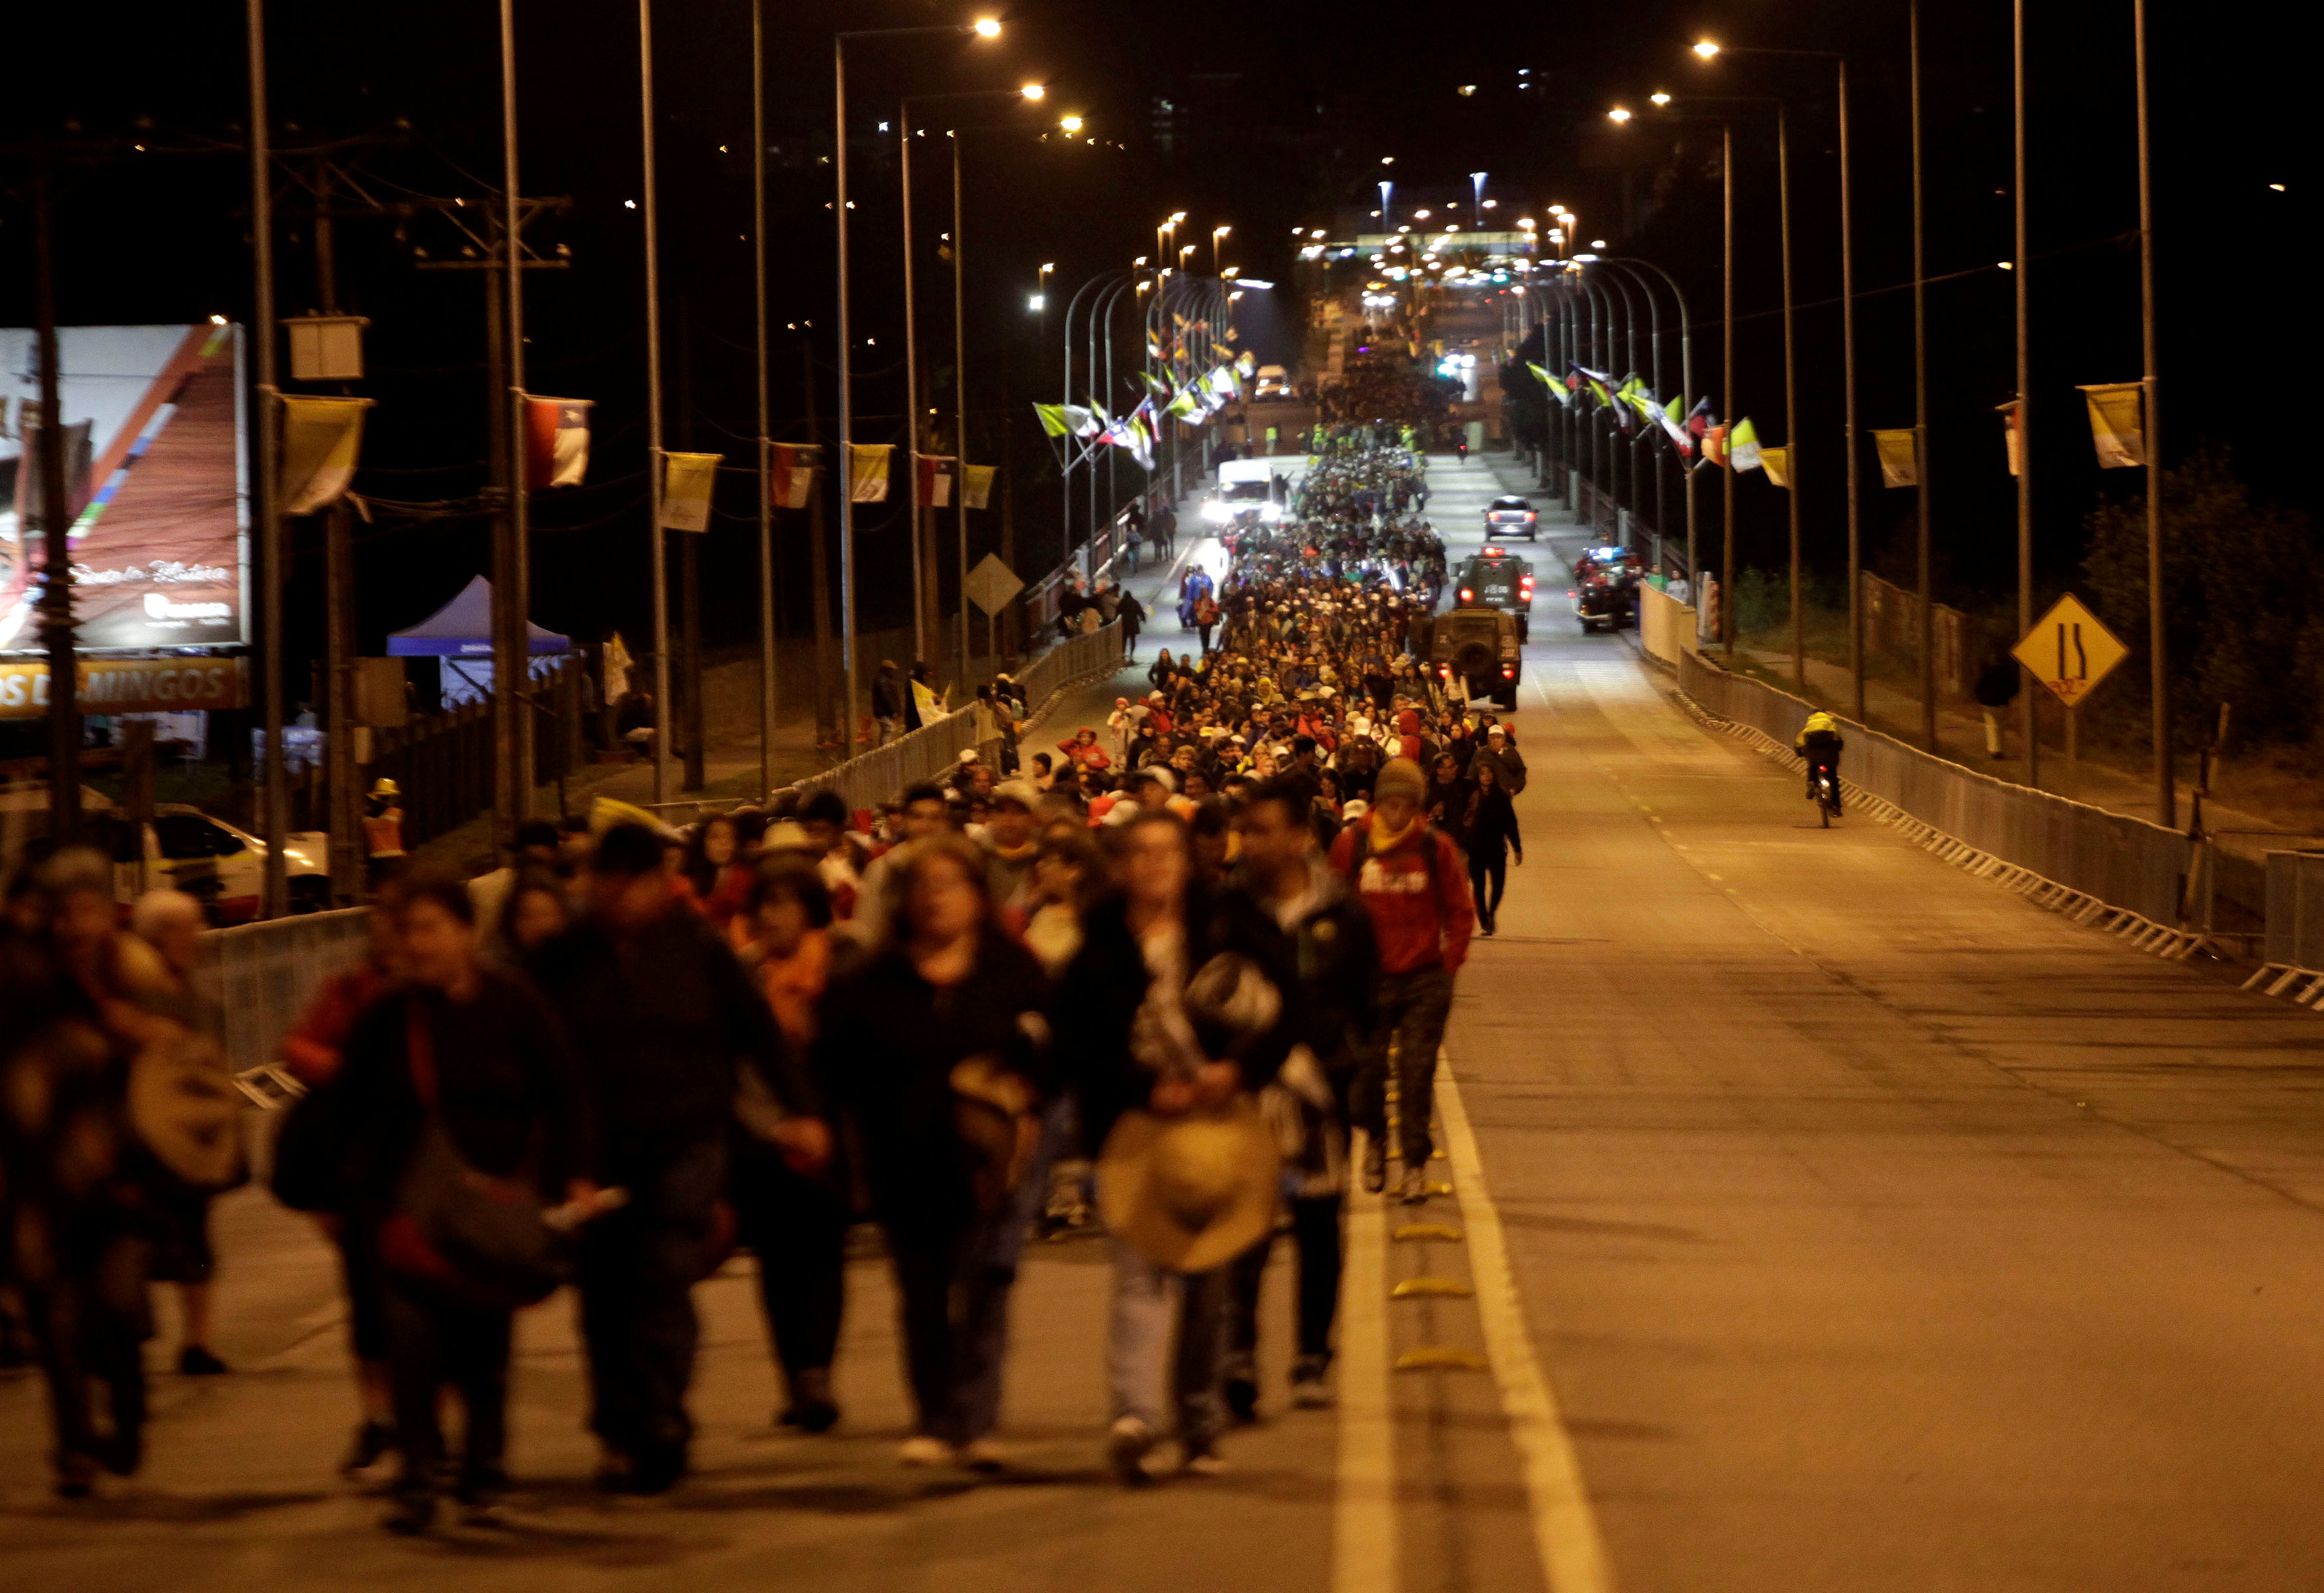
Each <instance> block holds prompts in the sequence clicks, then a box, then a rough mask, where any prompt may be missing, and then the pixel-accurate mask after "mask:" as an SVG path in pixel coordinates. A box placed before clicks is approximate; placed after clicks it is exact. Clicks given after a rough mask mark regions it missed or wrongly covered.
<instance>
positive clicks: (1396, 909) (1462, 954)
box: [1332, 816, 1477, 973]
mask: <svg viewBox="0 0 2324 1593" xmlns="http://www.w3.org/2000/svg"><path fill="white" fill-rule="evenodd" d="M1371 826H1372V820H1371V819H1370V818H1369V816H1367V817H1366V818H1365V819H1364V820H1363V821H1362V822H1361V823H1360V824H1351V825H1349V826H1348V827H1347V828H1346V829H1344V830H1342V831H1341V832H1340V838H1339V839H1338V840H1336V841H1334V842H1333V843H1332V868H1333V871H1334V872H1336V873H1338V874H1340V875H1341V876H1342V877H1343V878H1344V877H1352V883H1353V885H1354V887H1355V891H1356V895H1357V896H1358V897H1359V898H1360V899H1361V900H1362V902H1363V904H1364V910H1365V911H1366V912H1367V913H1369V914H1370V915H1371V920H1372V934H1373V935H1374V936H1375V937H1376V938H1377V939H1378V940H1379V966H1380V971H1381V972H1382V973H1410V972H1412V971H1415V970H1416V969H1421V968H1427V967H1431V966H1434V965H1435V964H1438V963H1442V964H1443V968H1444V971H1445V972H1447V973H1458V972H1460V971H1461V964H1462V962H1466V961H1467V960H1468V957H1469V937H1470V936H1471V935H1474V934H1475V933H1476V931H1477V907H1476V904H1475V903H1474V902H1472V901H1471V899H1470V898H1469V870H1468V866H1467V865H1466V864H1465V863H1463V862H1462V861H1461V849H1460V848H1459V847H1457V846H1455V845H1453V844H1452V837H1451V836H1449V835H1446V834H1445V833H1443V831H1441V830H1432V829H1429V828H1427V827H1426V826H1425V825H1415V826H1414V828H1413V833H1411V834H1410V835H1408V836H1406V838H1405V839H1404V841H1403V842H1402V843H1399V844H1398V845H1397V846H1394V847H1391V848H1390V849H1389V850H1388V851H1387V852H1370V851H1369V841H1370V835H1371ZM1359 834H1361V835H1362V837H1363V838H1364V840H1365V843H1366V849H1367V850H1366V855H1365V858H1364V861H1363V863H1362V866H1361V868H1360V869H1359V868H1358V866H1357V863H1356V842H1357V838H1358V836H1359ZM1424 846H1427V847H1434V849H1435V852H1436V867H1435V870H1434V873H1435V880H1434V889H1433V890H1432V889H1430V879H1429V874H1430V869H1429V864H1428V854H1427V853H1426V852H1424V851H1423V850H1422V848H1423V847H1424Z"/></svg>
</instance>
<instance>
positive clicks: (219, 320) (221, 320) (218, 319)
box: [210, 316, 226, 327]
mask: <svg viewBox="0 0 2324 1593" xmlns="http://www.w3.org/2000/svg"><path fill="white" fill-rule="evenodd" d="M210 325H211V326H213V327H223V326H225V325H226V318H225V317H224V316H212V317H211V318H210Z"/></svg>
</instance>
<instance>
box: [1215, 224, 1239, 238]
mask: <svg viewBox="0 0 2324 1593" xmlns="http://www.w3.org/2000/svg"><path fill="white" fill-rule="evenodd" d="M1232 231H1234V228H1232V227H1231V226H1214V227H1213V228H1212V229H1211V236H1213V237H1214V238H1223V237H1225V236H1226V235H1228V234H1229V233H1231V232H1232Z"/></svg>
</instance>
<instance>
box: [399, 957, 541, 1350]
mask: <svg viewBox="0 0 2324 1593" xmlns="http://www.w3.org/2000/svg"><path fill="white" fill-rule="evenodd" d="M404 1033H405V1036H406V1050H407V1052H408V1054H409V1056H410V1066H411V1085H412V1089H413V1091H415V1092H416V1093H417V1094H418V1095H419V1097H420V1106H421V1108H422V1109H423V1110H425V1112H426V1113H427V1120H426V1122H425V1124H424V1125H423V1126H422V1127H421V1128H420V1144H419V1146H418V1148H417V1149H416V1150H414V1152H413V1153H412V1157H411V1163H410V1166H408V1167H407V1168H406V1169H405V1170H404V1174H403V1181H402V1183H401V1187H400V1188H399V1189H398V1191H397V1192H396V1200H395V1209H394V1211H393V1212H392V1214H391V1215H390V1216H389V1217H388V1219H387V1220H386V1221H384V1222H383V1223H382V1224H381V1225H380V1230H379V1255H380V1260H381V1262H382V1263H383V1265H385V1266H386V1267H387V1268H388V1270H389V1271H391V1272H393V1273H394V1274H396V1275H398V1276H399V1277H401V1278H404V1279H406V1280H408V1281H410V1282H412V1283H416V1284H420V1285H424V1286H426V1287H428V1288H429V1289H431V1290H433V1291H435V1292H436V1293H438V1294H441V1295H443V1296H445V1297H446V1298H447V1299H449V1300H451V1301H453V1302H455V1303H459V1304H464V1305H468V1306H472V1307H475V1308H477V1309H484V1310H509V1311H512V1310H514V1309H516V1308H517V1307H519V1306H523V1305H533V1304H537V1303H539V1302H540V1301H542V1300H545V1299H547V1298H548V1297H549V1295H550V1294H554V1293H555V1292H556V1291H557V1290H558V1287H559V1286H560V1285H563V1284H565V1283H566V1282H567V1281H568V1280H569V1279H570V1278H571V1277H572V1275H573V1249H572V1242H571V1239H570V1238H569V1237H568V1236H567V1235H566V1234H565V1233H563V1232H561V1231H559V1230H558V1229H555V1228H552V1227H550V1226H549V1223H548V1222H547V1221H546V1220H545V1217H544V1208H543V1207H542V1205H541V1202H540V1196H539V1192H537V1191H536V1190H535V1189H534V1188H533V1186H532V1184H531V1183H530V1182H529V1181H528V1180H526V1179H524V1178H522V1177H521V1176H520V1177H513V1178H503V1177H499V1176H496V1175H494V1174H489V1173H483V1172H479V1171H478V1170H477V1169H476V1168H475V1167H474V1166H472V1165H469V1163H468V1160H467V1158H466V1156H462V1155H461V1154H460V1147H459V1146H457V1145H456V1144H455V1143H454V1142H453V1139H452V1135H451V1131H450V1130H449V1129H448V1128H447V1127H446V1126H445V1123H444V1114H443V1110H442V1107H441V1103H440V1100H439V1097H438V1089H437V1076H436V1047H435V1042H434V1039H433V1037H432V1036H430V1034H429V1027H428V1016H427V1013H426V1011H425V1010H424V1009H423V1008H421V1006H420V1002H419V1001H418V1000H417V999H412V1000H410V1001H408V1002H407V1003H406V1005H405V1008H404Z"/></svg>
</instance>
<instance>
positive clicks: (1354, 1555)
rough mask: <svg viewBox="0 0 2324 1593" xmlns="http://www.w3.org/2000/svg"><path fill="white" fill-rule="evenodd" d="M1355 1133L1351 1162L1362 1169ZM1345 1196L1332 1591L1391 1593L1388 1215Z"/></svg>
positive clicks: (1395, 1577) (1359, 1197)
mask: <svg viewBox="0 0 2324 1593" xmlns="http://www.w3.org/2000/svg"><path fill="white" fill-rule="evenodd" d="M1363 1146H1364V1135H1363V1133H1362V1132H1361V1130H1359V1131H1358V1132H1357V1133H1356V1135H1355V1143H1354V1145H1353V1146H1351V1147H1350V1150H1349V1160H1350V1161H1351V1163H1352V1164H1353V1165H1357V1166H1361V1165H1363V1164H1362V1156H1363ZM1383 1201H1384V1197H1382V1196H1379V1195H1368V1194H1363V1193H1361V1192H1351V1199H1350V1200H1349V1202H1348V1261H1347V1270H1346V1272H1345V1273H1344V1274H1343V1275H1342V1278H1341V1283H1340V1389H1339V1394H1340V1399H1339V1403H1340V1462H1339V1464H1340V1475H1339V1487H1338V1491H1337V1496H1336V1498H1335V1500H1334V1503H1333V1513H1332V1593H1397V1587H1398V1586H1399V1585H1400V1583H1401V1581H1402V1576H1401V1566H1400V1565H1399V1563H1398V1556H1399V1553H1400V1549H1399V1545H1398V1540H1397V1506H1396V1403H1395V1398H1396V1396H1395V1394H1394V1391H1393V1390H1392V1389H1391V1388H1390V1386H1389V1383H1388V1376H1389V1374H1388V1215H1387V1211H1386V1209H1385V1206H1384V1204H1383Z"/></svg>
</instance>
